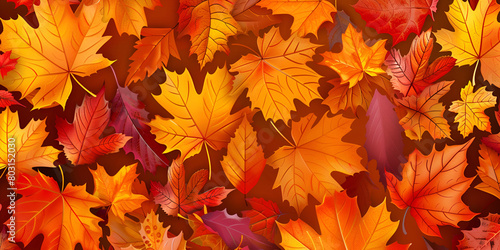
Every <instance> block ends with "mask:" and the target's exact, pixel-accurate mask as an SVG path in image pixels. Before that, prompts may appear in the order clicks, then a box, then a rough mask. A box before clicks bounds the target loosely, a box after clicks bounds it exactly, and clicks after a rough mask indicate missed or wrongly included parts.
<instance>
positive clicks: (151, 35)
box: [125, 28, 180, 85]
mask: <svg viewBox="0 0 500 250" xmlns="http://www.w3.org/2000/svg"><path fill="white" fill-rule="evenodd" d="M142 36H144V37H143V38H142V39H141V40H139V41H137V45H135V46H134V47H135V48H136V49H137V50H136V51H135V52H134V54H133V55H132V56H131V57H130V60H132V63H131V64H130V69H129V70H128V77H127V80H126V81H125V85H129V84H130V83H132V82H135V81H139V80H143V79H144V77H146V76H147V75H148V74H149V76H151V75H152V74H153V73H154V72H155V71H156V70H157V69H159V68H161V66H162V65H163V66H165V67H166V66H167V64H168V59H169V58H170V56H173V57H175V58H180V57H179V52H178V51H177V45H176V44H175V36H174V30H173V29H170V28H144V29H142Z"/></svg>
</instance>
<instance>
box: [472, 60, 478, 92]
mask: <svg viewBox="0 0 500 250" xmlns="http://www.w3.org/2000/svg"><path fill="white" fill-rule="evenodd" d="M478 65H479V60H478V61H477V62H476V67H474V74H473V75H472V86H476V72H477V66H478Z"/></svg>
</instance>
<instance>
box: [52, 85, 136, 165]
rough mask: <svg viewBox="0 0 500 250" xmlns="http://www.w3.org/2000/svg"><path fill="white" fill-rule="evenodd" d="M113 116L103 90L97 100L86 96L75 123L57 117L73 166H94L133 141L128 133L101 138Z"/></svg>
mask: <svg viewBox="0 0 500 250" xmlns="http://www.w3.org/2000/svg"><path fill="white" fill-rule="evenodd" d="M109 116H110V111H109V108H108V102H107V101H106V99H104V88H103V89H102V90H101V91H100V92H99V94H97V96H96V97H89V96H85V98H84V99H83V104H82V106H80V107H77V109H76V110H75V119H74V121H73V123H71V124H70V123H68V122H67V121H65V120H63V119H62V118H59V117H58V118H57V120H56V129H57V134H58V135H59V138H57V140H58V141H59V144H61V145H62V146H64V153H65V154H66V157H68V159H69V160H70V161H72V162H73V164H75V165H80V164H88V163H92V162H95V160H96V159H97V157H98V156H100V155H105V154H109V153H115V152H118V150H120V148H122V147H123V146H124V145H125V143H127V141H128V140H129V139H130V138H131V137H130V136H125V135H124V134H111V135H108V136H106V137H104V138H100V136H101V134H102V132H103V131H104V129H105V128H106V126H107V124H108V122H109Z"/></svg>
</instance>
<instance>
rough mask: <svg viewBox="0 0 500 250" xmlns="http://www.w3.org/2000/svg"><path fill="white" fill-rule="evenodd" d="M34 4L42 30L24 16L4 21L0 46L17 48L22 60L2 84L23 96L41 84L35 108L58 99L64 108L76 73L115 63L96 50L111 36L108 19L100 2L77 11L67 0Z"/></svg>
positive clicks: (91, 70) (81, 6)
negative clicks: (100, 6)
mask: <svg viewBox="0 0 500 250" xmlns="http://www.w3.org/2000/svg"><path fill="white" fill-rule="evenodd" d="M34 8H35V12H36V14H37V17H38V21H39V28H37V29H33V28H32V27H31V26H29V24H28V23H27V22H26V21H25V20H24V19H23V18H21V17H18V18H17V19H15V20H14V19H10V20H7V21H2V25H3V29H4V31H3V33H2V34H1V35H0V40H2V43H1V44H0V50H2V51H9V50H12V56H13V57H15V58H19V59H18V61H17V65H16V68H15V69H14V70H13V71H11V72H10V73H9V74H8V75H7V76H6V77H5V79H4V80H1V81H0V83H1V84H2V85H3V86H5V87H7V88H8V89H9V90H10V91H19V92H21V98H25V97H27V96H28V95H29V94H30V93H32V92H34V91H35V90H37V89H38V88H39V91H38V92H36V94H35V95H34V96H33V98H32V99H30V102H32V103H33V106H34V107H33V108H34V109H40V108H45V107H50V106H53V105H56V104H60V105H61V106H62V107H63V108H64V107H65V104H66V101H67V100H68V97H69V94H70V93H71V89H72V84H71V77H74V76H75V75H76V76H81V77H84V76H89V75H91V74H93V73H95V72H97V70H100V69H102V68H105V67H108V66H109V65H111V63H112V62H111V61H109V60H108V59H106V58H104V57H103V56H102V55H101V54H96V53H97V51H98V50H99V49H100V48H101V46H102V45H104V43H106V41H108V40H109V37H102V35H103V33H104V31H105V29H106V26H107V23H105V22H103V21H102V14H101V11H100V10H99V7H98V5H96V4H94V5H85V4H81V5H80V7H79V9H78V10H77V11H76V14H75V13H73V11H72V10H71V7H70V6H69V2H68V0H61V1H48V0H40V5H39V6H36V5H35V6H34ZM75 29H77V31H76V32H75V31H74V30H75ZM81 86H82V87H83V85H81ZM83 88H85V87H83Z"/></svg>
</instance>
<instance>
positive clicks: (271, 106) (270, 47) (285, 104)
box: [231, 28, 321, 123]
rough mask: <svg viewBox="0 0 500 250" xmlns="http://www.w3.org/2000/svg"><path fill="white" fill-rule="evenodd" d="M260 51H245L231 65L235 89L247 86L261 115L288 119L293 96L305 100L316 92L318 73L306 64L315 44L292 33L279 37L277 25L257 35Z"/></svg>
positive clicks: (309, 98)
mask: <svg viewBox="0 0 500 250" xmlns="http://www.w3.org/2000/svg"><path fill="white" fill-rule="evenodd" d="M257 46H258V48H259V53H260V55H255V54H249V55H246V56H244V57H242V58H241V59H240V60H238V61H237V62H236V63H233V64H232V65H231V70H232V71H237V72H238V75H236V79H235V90H237V91H241V90H242V89H244V88H248V96H249V97H250V101H252V108H260V109H261V110H262V113H263V115H264V118H265V119H266V120H267V119H272V120H273V121H277V120H280V119H281V120H283V121H284V122H285V123H286V122H288V120H290V111H292V110H294V109H295V105H294V103H293V100H294V99H298V100H299V101H301V102H303V103H305V104H309V102H310V101H312V100H313V99H316V98H321V96H320V95H319V93H318V87H319V84H318V81H319V78H321V76H320V75H319V74H318V73H316V72H315V71H314V70H312V69H311V68H309V67H308V66H307V65H306V62H307V61H312V56H313V55H314V53H315V52H314V49H316V48H317V47H319V45H316V44H312V43H310V42H309V40H308V39H305V38H300V37H297V36H296V35H292V37H291V38H289V39H288V40H286V41H285V40H283V38H282V37H281V35H280V34H279V29H278V28H271V30H270V31H269V32H268V33H266V34H264V36H263V37H262V38H260V37H259V38H258V39H257Z"/></svg>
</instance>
